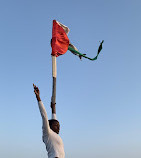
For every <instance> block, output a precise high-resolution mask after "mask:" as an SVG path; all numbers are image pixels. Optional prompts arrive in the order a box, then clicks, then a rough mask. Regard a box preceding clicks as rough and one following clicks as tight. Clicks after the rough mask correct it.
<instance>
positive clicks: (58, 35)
mask: <svg viewBox="0 0 141 158" xmlns="http://www.w3.org/2000/svg"><path fill="white" fill-rule="evenodd" d="M68 32H69V29H68V28H67V27H66V26H64V25H63V24H61V23H59V22H58V21H56V20H53V28H52V41H51V47H52V54H51V55H53V56H56V57H58V56H59V55H62V54H65V53H66V52H67V50H68V46H69V38H68V36H67V33H68Z"/></svg>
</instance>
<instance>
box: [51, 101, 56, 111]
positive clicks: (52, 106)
mask: <svg viewBox="0 0 141 158" xmlns="http://www.w3.org/2000/svg"><path fill="white" fill-rule="evenodd" d="M50 107H51V109H52V114H56V103H52V102H51V105H50Z"/></svg>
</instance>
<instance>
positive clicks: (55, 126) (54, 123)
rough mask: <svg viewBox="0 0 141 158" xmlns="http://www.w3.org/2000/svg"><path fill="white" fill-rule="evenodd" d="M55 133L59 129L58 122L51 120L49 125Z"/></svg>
mask: <svg viewBox="0 0 141 158" xmlns="http://www.w3.org/2000/svg"><path fill="white" fill-rule="evenodd" d="M50 128H51V129H52V130H53V131H54V132H55V133H57V134H59V131H60V124H59V122H57V121H56V122H53V123H52V125H51V127H50Z"/></svg>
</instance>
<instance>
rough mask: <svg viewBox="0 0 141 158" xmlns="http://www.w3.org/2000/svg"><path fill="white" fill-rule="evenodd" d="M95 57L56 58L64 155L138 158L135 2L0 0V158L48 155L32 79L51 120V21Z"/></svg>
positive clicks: (140, 108) (138, 24)
mask: <svg viewBox="0 0 141 158" xmlns="http://www.w3.org/2000/svg"><path fill="white" fill-rule="evenodd" d="M53 19H56V20H58V21H59V22H61V23H63V24H65V25H66V26H68V27H69V28H70V33H69V35H68V37H69V39H70V41H71V42H72V43H73V44H74V45H75V46H76V47H77V48H78V49H79V51H80V52H81V53H86V54H87V55H88V56H89V57H94V56H96V53H97V49H98V46H99V41H101V40H105V42H104V44H103V50H102V52H101V54H100V55H99V58H98V60H96V61H93V62H92V61H89V60H87V59H83V60H82V61H80V60H79V58H78V57H77V56H74V55H73V54H71V53H70V52H69V51H68V52H67V53H66V54H65V55H63V56H60V57H58V58H57V98H56V101H57V104H56V106H57V116H58V119H59V121H60V124H61V131H60V135H61V137H62V139H63V141H64V146H65V153H66V158H141V150H140V149H141V136H140V135H141V71H140V68H141V62H140V60H141V59H140V58H141V53H140V52H141V51H140V42H141V20H140V19H141V1H140V0H118V1H117V0H100V1H99V0H83V1H82V0H71V1H66V0H61V1H57V0H54V1H51V0H50V1H49V0H42V1H39V0H0V84H1V85H0V89H1V90H0V158H19V157H20V158H25V157H26V158H39V157H40V158H46V157H47V152H46V149H45V145H44V144H43V142H42V129H41V127H42V125H41V124H42V121H41V116H40V113H39V110H38V106H37V101H36V98H35V96H34V93H33V87H32V84H33V83H35V84H36V85H37V86H39V88H40V91H41V99H42V101H43V102H44V105H45V107H46V110H47V114H48V117H49V118H50V117H51V110H50V101H51V95H52V61H51V55H50V54H51V47H50V39H51V36H52V20H53Z"/></svg>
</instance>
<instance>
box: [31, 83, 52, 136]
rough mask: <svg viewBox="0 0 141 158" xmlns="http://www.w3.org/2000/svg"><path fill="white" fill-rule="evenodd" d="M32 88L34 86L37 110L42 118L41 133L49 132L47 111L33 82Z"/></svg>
mask: <svg viewBox="0 0 141 158" xmlns="http://www.w3.org/2000/svg"><path fill="white" fill-rule="evenodd" d="M33 88H34V93H35V95H36V98H37V101H38V106H39V110H40V113H41V116H42V120H43V133H46V134H49V132H50V126H49V122H48V117H47V113H46V110H45V107H44V105H43V103H42V101H41V98H40V91H39V88H38V87H36V85H34V84H33Z"/></svg>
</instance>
